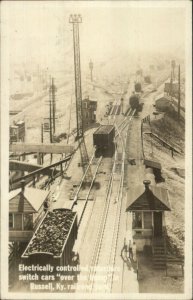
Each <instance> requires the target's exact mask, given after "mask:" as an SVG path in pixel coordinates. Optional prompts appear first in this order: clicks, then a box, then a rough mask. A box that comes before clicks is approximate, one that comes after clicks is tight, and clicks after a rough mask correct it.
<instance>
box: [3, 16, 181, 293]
mask: <svg viewBox="0 0 193 300" xmlns="http://www.w3.org/2000/svg"><path fill="white" fill-rule="evenodd" d="M69 23H70V25H71V27H72V28H71V27H70V28H71V29H70V30H71V31H70V34H71V44H72V45H71V46H72V52H73V56H74V57H73V56H72V55H71V57H70V59H72V61H71V63H69V65H68V69H69V70H70V71H69V73H68V74H67V75H66V76H64V74H63V71H62V68H60V67H59V65H57V68H55V69H54V70H53V71H52V76H50V77H49V78H47V77H46V76H47V75H45V74H47V73H46V72H45V69H46V66H45V68H44V69H43V68H42V69H41V67H39V69H38V72H39V74H40V73H41V72H42V74H44V75H45V78H47V79H45V78H44V80H43V79H42V76H43V75H41V76H40V77H38V76H39V75H37V74H36V75H32V72H31V73H30V71H29V75H28V76H31V77H30V78H33V76H34V78H36V81H35V79H34V90H33V89H32V94H31V95H27V96H25V97H24V98H22V96H20V95H18V94H15V95H13V92H11V95H12V96H11V95H10V107H9V110H10V125H9V126H10V146H9V147H10V149H9V150H10V154H9V160H10V161H9V167H10V170H9V175H10V178H9V189H10V191H9V194H10V196H9V251H10V253H9V290H10V291H11V292H18V291H19V292H34V293H39V292H49V293H88V294H90V293H97V294H101V293H103V294H104V293H106V294H108V293H116V294H121V293H125V294H130V293H183V291H184V246H185V233H184V232H185V229H184V228H185V227H184V226H185V225H184V224H185V212H184V211H185V208H184V207H185V117H184V115H185V99H186V95H185V88H184V85H185V72H184V68H185V67H184V60H183V59H182V58H178V57H174V56H173V57H172V56H167V57H166V56H165V57H164V56H163V57H162V56H161V57H159V58H157V55H155V56H154V57H153V58H148V57H146V59H144V60H143V58H141V59H138V58H137V59H136V60H134V61H133V64H132V67H131V68H130V69H128V70H124V68H123V64H124V63H123V61H124V60H123V61H121V59H120V60H119V59H117V58H115V61H116V62H115V65H119V63H120V64H122V66H121V67H120V70H119V72H118V74H117V76H116V67H114V68H115V70H114V69H112V74H109V64H111V60H108V61H105V63H104V62H101V65H99V64H98V65H97V63H96V65H95V62H92V61H91V60H90V62H89V68H87V71H86V72H81V69H80V62H81V55H80V54H81V53H82V52H83V51H84V48H81V37H82V36H81V35H83V38H84V32H82V33H81V28H82V27H83V26H84V19H83V18H82V17H81V16H79V15H70V16H69ZM81 23H82V24H81ZM68 29H69V28H68ZM79 29H80V35H79ZM70 34H69V35H70ZM79 39H80V41H79ZM66 55H67V52H66ZM84 63H85V62H84V60H83V69H85V66H84ZM73 64H74V65H73ZM87 65H88V62H87ZM70 66H71V68H70ZM99 66H100V67H99ZM66 68H67V67H66ZM18 69H19V68H18ZM123 70H124V72H123ZM17 71H18V70H17ZM15 72H16V70H15ZM18 73H19V72H18ZM102 73H104V74H105V75H103V78H102V76H100V75H101V74H102ZM38 78H39V80H38ZM174 78H175V79H176V81H177V83H175V80H174ZM31 80H32V79H31ZM168 81H169V82H170V89H169V91H168V90H167V88H166V87H167V82H168ZM45 82H46V86H45ZM175 84H176V85H175ZM176 86H177V87H176ZM175 89H177V91H176V90H175ZM17 97H21V99H19V100H18V99H17ZM175 103H177V104H175ZM11 112H12V113H11ZM22 122H23V123H22ZM23 124H24V125H23ZM20 126H25V129H24V130H23V131H22V136H20V135H21V131H18V132H19V133H18V135H17V136H16V132H17V130H20ZM34 190H36V192H37V194H35V193H34V192H33V191H34ZM33 193H34V194H33ZM33 195H34V196H33ZM35 195H36V196H35Z"/></svg>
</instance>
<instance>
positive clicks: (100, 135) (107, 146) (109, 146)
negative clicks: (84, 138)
mask: <svg viewBox="0 0 193 300" xmlns="http://www.w3.org/2000/svg"><path fill="white" fill-rule="evenodd" d="M114 138H115V126H114V125H100V126H99V128H98V129H97V130H96V131H95V132H94V133H93V145H94V146H95V148H96V152H95V157H100V156H101V155H102V156H103V157H112V156H113V154H114V151H115V145H114Z"/></svg>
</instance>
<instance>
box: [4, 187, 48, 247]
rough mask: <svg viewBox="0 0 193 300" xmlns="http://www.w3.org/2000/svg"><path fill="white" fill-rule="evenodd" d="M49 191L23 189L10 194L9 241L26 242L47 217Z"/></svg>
mask: <svg viewBox="0 0 193 300" xmlns="http://www.w3.org/2000/svg"><path fill="white" fill-rule="evenodd" d="M48 195H49V191H43V190H39V189H35V188H27V187H25V188H24V187H22V188H19V189H16V190H14V191H11V192H10V193H9V241H10V242H15V241H17V242H26V241H29V240H30V238H31V237H32V235H33V232H34V229H35V228H36V227H37V225H38V224H39V222H40V220H42V217H43V216H44V215H45V211H46V208H47V201H48Z"/></svg>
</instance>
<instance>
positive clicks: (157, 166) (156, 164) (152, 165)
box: [144, 159, 161, 170]
mask: <svg viewBox="0 0 193 300" xmlns="http://www.w3.org/2000/svg"><path fill="white" fill-rule="evenodd" d="M144 165H145V166H146V167H150V168H154V169H159V170H161V164H160V163H159V162H158V161H155V160H148V159H144Z"/></svg>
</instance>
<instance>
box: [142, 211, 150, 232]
mask: <svg viewBox="0 0 193 300" xmlns="http://www.w3.org/2000/svg"><path fill="white" fill-rule="evenodd" d="M143 220H144V228H145V229H150V228H152V213H151V212H144V213H143Z"/></svg>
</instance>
